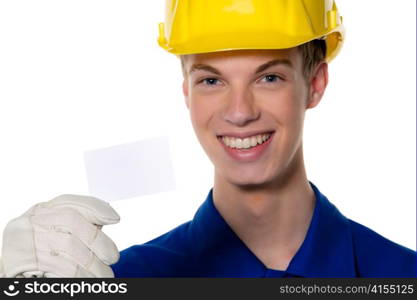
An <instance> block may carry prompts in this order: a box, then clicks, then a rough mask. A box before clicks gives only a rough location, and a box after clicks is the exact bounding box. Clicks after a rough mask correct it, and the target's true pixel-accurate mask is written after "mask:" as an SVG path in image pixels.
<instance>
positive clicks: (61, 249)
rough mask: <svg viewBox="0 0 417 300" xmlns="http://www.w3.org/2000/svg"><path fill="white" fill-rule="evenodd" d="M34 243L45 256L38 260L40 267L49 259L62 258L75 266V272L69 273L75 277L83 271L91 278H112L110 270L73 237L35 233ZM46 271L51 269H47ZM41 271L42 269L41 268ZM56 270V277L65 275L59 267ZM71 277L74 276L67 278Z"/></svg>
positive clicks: (46, 263)
mask: <svg viewBox="0 0 417 300" xmlns="http://www.w3.org/2000/svg"><path fill="white" fill-rule="evenodd" d="M35 243H36V244H37V249H38V252H40V253H43V254H45V256H42V257H40V258H39V264H40V265H41V264H42V265H48V264H49V260H50V259H51V257H63V258H65V260H67V261H68V263H70V264H72V266H77V270H74V269H73V270H72V273H70V274H75V276H76V277H80V274H85V271H88V272H90V273H91V274H92V276H97V277H114V274H113V271H112V270H111V268H110V267H109V266H108V265H106V264H105V263H104V262H103V261H101V260H100V259H99V258H98V257H97V256H96V255H95V254H94V253H93V252H92V251H90V250H89V249H88V248H87V247H86V246H85V245H84V243H83V242H81V241H80V240H79V239H78V238H76V237H74V236H73V235H69V234H66V233H62V232H37V233H36V234H35ZM48 254H49V255H48ZM66 268H68V267H66ZM48 269H51V268H50V267H48ZM41 270H44V269H43V268H41ZM52 270H53V269H52ZM57 270H58V271H57V272H53V273H56V274H58V275H61V274H66V272H65V271H62V270H61V267H60V266H59V267H58V269H57ZM87 275H88V274H87ZM72 276H74V275H71V276H69V277H72ZM83 276H86V275H83ZM87 277H90V276H87Z"/></svg>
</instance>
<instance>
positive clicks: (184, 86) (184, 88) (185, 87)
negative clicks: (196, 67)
mask: <svg viewBox="0 0 417 300" xmlns="http://www.w3.org/2000/svg"><path fill="white" fill-rule="evenodd" d="M182 93H183V94H184V100H185V105H186V106H187V108H188V109H190V99H189V97H188V93H189V90H188V81H187V78H184V80H183V82H182Z"/></svg>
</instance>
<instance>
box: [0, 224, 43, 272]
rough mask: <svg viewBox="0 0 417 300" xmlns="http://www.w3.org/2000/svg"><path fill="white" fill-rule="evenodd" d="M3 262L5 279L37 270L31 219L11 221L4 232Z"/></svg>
mask: <svg viewBox="0 0 417 300" xmlns="http://www.w3.org/2000/svg"><path fill="white" fill-rule="evenodd" d="M2 255H3V257H2V260H3V268H4V273H5V277H9V278H14V277H16V276H17V275H18V274H21V273H23V272H26V271H32V270H37V267H38V265H37V260H36V254H35V244H34V240H33V230H32V225H31V223H30V220H29V218H27V217H20V218H16V219H13V220H11V221H10V222H9V223H8V224H7V226H6V228H5V229H4V231H3V246H2Z"/></svg>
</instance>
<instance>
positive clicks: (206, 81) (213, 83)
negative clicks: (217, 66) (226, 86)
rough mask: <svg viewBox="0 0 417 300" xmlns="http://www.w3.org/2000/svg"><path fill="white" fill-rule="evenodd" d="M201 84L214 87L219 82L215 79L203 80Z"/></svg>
mask: <svg viewBox="0 0 417 300" xmlns="http://www.w3.org/2000/svg"><path fill="white" fill-rule="evenodd" d="M202 82H203V83H205V84H207V85H216V84H217V83H218V82H219V80H218V79H216V78H205V79H203V80H202Z"/></svg>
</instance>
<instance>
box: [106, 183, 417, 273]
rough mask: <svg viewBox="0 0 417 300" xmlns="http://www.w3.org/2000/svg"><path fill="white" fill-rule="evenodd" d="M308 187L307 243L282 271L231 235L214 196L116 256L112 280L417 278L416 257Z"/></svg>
mask: <svg viewBox="0 0 417 300" xmlns="http://www.w3.org/2000/svg"><path fill="white" fill-rule="evenodd" d="M310 185H311V186H312V188H313V190H314V193H315V197H316V203H315V208H314V212H313V217H312V220H311V223H310V226H309V229H308V231H307V234H306V237H305V239H304V241H303V243H302V245H301V246H300V248H299V249H298V251H297V252H296V254H295V256H294V257H293V258H292V260H291V262H290V264H289V265H288V268H287V269H286V270H282V271H279V270H272V269H269V268H267V267H266V266H265V265H264V264H263V263H262V262H261V261H260V260H259V259H258V258H257V257H256V256H255V254H253V253H252V252H251V250H249V248H248V247H247V246H246V245H245V244H244V243H243V242H242V240H240V238H239V237H238V236H237V235H236V234H235V233H234V232H233V230H232V229H231V228H230V227H229V225H228V224H227V223H226V221H225V220H224V219H223V217H222V216H221V215H220V213H219V212H218V210H217V209H216V207H215V206H214V203H213V196H212V190H210V192H209V194H208V196H207V198H206V200H205V201H204V203H203V204H202V205H201V206H200V208H199V209H198V210H197V212H196V214H195V216H194V218H193V220H191V221H189V222H187V223H184V224H182V225H180V226H178V227H176V228H174V229H173V230H171V231H169V232H167V233H165V234H163V235H161V236H159V237H157V238H156V239H153V240H151V241H149V242H147V243H145V244H142V245H135V246H132V247H130V248H127V249H125V250H123V251H121V253H120V260H119V261H118V262H117V263H116V264H114V265H112V269H113V271H114V274H115V277H416V252H415V251H412V250H410V249H408V248H405V247H403V246H400V245H398V244H396V243H394V242H392V241H390V240H388V239H386V238H384V237H382V236H381V235H379V234H378V233H376V232H374V231H372V230H370V229H369V228H367V227H365V226H363V225H361V224H358V223H356V222H354V221H352V220H350V219H347V218H346V217H345V216H343V215H342V214H341V213H340V212H339V210H338V209H337V208H336V207H335V206H334V205H333V204H331V203H330V202H329V200H328V199H327V198H326V197H325V196H324V195H323V194H321V193H320V191H319V190H318V189H317V187H316V186H315V185H313V184H312V183H310Z"/></svg>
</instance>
